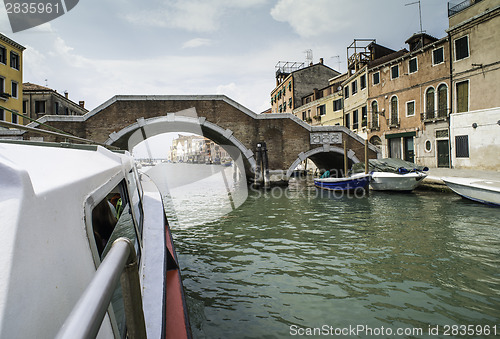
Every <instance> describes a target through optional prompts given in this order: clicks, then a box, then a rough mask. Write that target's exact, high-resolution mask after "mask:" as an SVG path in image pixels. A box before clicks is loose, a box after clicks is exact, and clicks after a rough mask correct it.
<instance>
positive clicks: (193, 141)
mask: <svg viewBox="0 0 500 339" xmlns="http://www.w3.org/2000/svg"><path fill="white" fill-rule="evenodd" d="M168 159H169V160H170V161H172V162H185V163H195V164H205V163H211V164H220V163H223V162H225V161H229V160H230V159H231V157H230V155H229V154H228V153H227V152H226V150H224V148H222V147H221V146H220V145H218V144H216V143H215V142H213V141H212V140H210V139H207V138H205V137H202V136H199V135H182V134H179V135H178V136H177V138H175V139H174V140H172V146H171V147H170V152H169V157H168Z"/></svg>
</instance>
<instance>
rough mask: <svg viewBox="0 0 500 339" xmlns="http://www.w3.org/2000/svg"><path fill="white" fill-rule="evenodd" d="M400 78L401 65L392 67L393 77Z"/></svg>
mask: <svg viewBox="0 0 500 339" xmlns="http://www.w3.org/2000/svg"><path fill="white" fill-rule="evenodd" d="M397 78H399V65H395V66H392V67H391V79H397Z"/></svg>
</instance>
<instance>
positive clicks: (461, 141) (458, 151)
mask: <svg viewBox="0 0 500 339" xmlns="http://www.w3.org/2000/svg"><path fill="white" fill-rule="evenodd" d="M455 155H456V157H457V158H468V157H469V136H468V135H457V136H455Z"/></svg>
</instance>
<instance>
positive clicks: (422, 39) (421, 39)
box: [405, 0, 424, 48]
mask: <svg viewBox="0 0 500 339" xmlns="http://www.w3.org/2000/svg"><path fill="white" fill-rule="evenodd" d="M415 4H418V15H419V18H420V32H419V33H420V48H424V36H423V34H424V31H423V30H422V9H421V7H420V0H418V1H414V2H410V3H409V4H406V5H405V6H409V5H415Z"/></svg>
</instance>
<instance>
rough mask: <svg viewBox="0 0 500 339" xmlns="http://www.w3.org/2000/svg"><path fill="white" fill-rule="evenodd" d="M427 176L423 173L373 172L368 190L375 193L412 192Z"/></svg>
mask: <svg viewBox="0 0 500 339" xmlns="http://www.w3.org/2000/svg"><path fill="white" fill-rule="evenodd" d="M426 176H427V174H426V173H423V172H409V173H404V174H399V173H391V172H373V173H372V180H371V181H370V188H371V189H373V190H376V191H412V190H413V189H415V188H416V187H417V186H419V185H420V184H421V183H422V179H424V178H425V177H426Z"/></svg>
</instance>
